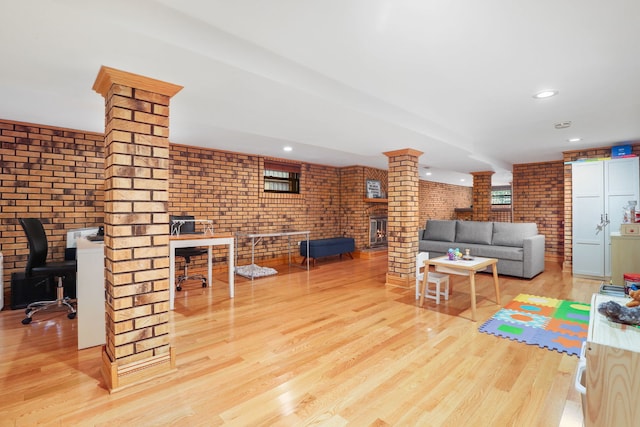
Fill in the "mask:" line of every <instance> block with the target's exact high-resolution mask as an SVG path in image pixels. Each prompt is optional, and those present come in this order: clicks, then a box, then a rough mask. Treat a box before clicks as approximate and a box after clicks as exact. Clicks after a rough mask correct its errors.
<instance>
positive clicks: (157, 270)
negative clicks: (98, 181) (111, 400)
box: [93, 67, 182, 392]
mask: <svg viewBox="0 0 640 427" xmlns="http://www.w3.org/2000/svg"><path fill="white" fill-rule="evenodd" d="M93 89H94V90H95V91H96V92H98V93H99V94H101V95H102V96H103V97H104V98H105V115H106V120H105V149H104V153H105V188H104V223H105V239H104V242H105V267H106V268H105V288H106V307H105V308H106V319H105V322H106V331H107V343H106V345H105V347H104V349H103V353H102V360H103V364H102V374H103V377H104V379H105V382H106V385H107V387H108V389H109V391H110V392H113V391H117V390H119V389H121V388H123V387H126V386H130V385H132V384H136V383H139V382H142V381H146V380H148V379H150V378H152V377H155V376H158V375H163V374H165V373H168V372H171V371H172V370H174V369H175V356H174V352H173V349H172V348H171V346H170V345H169V323H168V322H169V246H168V244H169V236H168V234H169V225H168V223H169V218H168V213H167V204H168V195H169V181H168V178H169V139H168V138H169V100H170V98H171V97H172V96H173V95H175V94H176V93H177V92H178V91H179V90H180V89H182V87H180V86H176V85H172V84H169V83H165V82H161V81H158V80H153V79H150V78H147V77H143V76H139V75H135V74H131V73H127V72H123V71H119V70H114V69H112V68H108V67H102V68H101V69H100V72H99V73H98V77H97V78H96V81H95V83H94V86H93Z"/></svg>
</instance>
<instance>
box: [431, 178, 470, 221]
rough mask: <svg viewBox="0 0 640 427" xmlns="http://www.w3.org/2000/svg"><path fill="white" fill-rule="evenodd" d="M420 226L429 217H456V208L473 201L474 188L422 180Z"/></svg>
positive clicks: (464, 206)
mask: <svg viewBox="0 0 640 427" xmlns="http://www.w3.org/2000/svg"><path fill="white" fill-rule="evenodd" d="M419 203H420V210H419V218H420V219H419V226H420V228H424V226H425V224H426V223H427V220H429V219H456V212H455V209H456V208H467V207H469V206H471V204H472V203H473V188H471V187H463V186H460V185H451V184H443V183H440V182H431V181H423V180H420V201H419Z"/></svg>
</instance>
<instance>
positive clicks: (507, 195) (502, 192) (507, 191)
mask: <svg viewBox="0 0 640 427" xmlns="http://www.w3.org/2000/svg"><path fill="white" fill-rule="evenodd" d="M491 204H492V205H510V204H511V187H493V188H492V189H491Z"/></svg>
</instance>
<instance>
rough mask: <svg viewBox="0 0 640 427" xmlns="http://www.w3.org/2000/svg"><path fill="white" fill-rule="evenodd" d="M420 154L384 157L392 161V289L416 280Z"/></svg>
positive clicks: (399, 153)
mask: <svg viewBox="0 0 640 427" xmlns="http://www.w3.org/2000/svg"><path fill="white" fill-rule="evenodd" d="M421 154H422V153H421V152H419V151H416V150H411V149H406V150H398V151H392V152H387V153H385V155H386V156H387V157H388V158H389V178H388V183H387V185H388V199H389V219H388V226H387V230H388V251H387V254H388V256H387V262H388V268H387V284H390V285H399V286H410V281H411V278H412V277H415V256H416V253H417V252H418V221H419V216H418V208H419V202H418V200H419V194H420V185H419V181H420V180H419V175H418V158H419V157H420V155H421Z"/></svg>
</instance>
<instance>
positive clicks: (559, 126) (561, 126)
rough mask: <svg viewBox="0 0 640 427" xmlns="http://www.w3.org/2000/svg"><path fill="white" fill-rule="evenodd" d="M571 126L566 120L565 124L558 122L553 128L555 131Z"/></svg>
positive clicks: (569, 121)
mask: <svg viewBox="0 0 640 427" xmlns="http://www.w3.org/2000/svg"><path fill="white" fill-rule="evenodd" d="M570 126H571V120H567V121H566V122H558V123H554V124H553V127H554V128H556V129H566V128H568V127H570Z"/></svg>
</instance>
